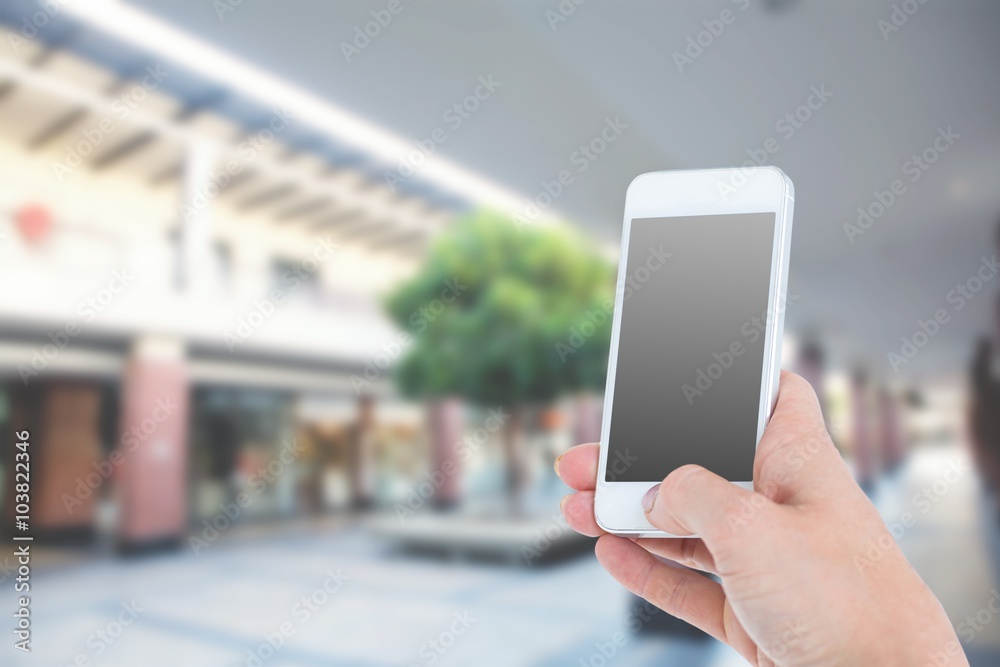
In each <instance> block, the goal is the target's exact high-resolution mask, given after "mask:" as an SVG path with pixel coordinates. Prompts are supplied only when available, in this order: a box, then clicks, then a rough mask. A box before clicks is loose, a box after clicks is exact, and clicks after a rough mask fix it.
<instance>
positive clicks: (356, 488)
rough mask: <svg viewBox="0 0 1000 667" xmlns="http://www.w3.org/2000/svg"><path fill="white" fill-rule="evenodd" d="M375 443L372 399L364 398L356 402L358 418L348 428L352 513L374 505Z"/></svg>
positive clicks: (367, 396)
mask: <svg viewBox="0 0 1000 667" xmlns="http://www.w3.org/2000/svg"><path fill="white" fill-rule="evenodd" d="M377 440H378V436H377V433H376V423H375V399H374V398H373V397H372V396H369V395H367V394H364V395H362V396H361V397H360V398H358V414H357V418H356V419H355V421H354V423H353V424H351V425H350V426H348V428H347V444H348V448H349V457H350V459H349V463H348V465H349V466H350V468H349V470H350V484H351V506H352V507H353V508H354V509H361V510H364V509H370V508H371V507H372V506H374V504H375V455H376V450H377V446H378V442H377Z"/></svg>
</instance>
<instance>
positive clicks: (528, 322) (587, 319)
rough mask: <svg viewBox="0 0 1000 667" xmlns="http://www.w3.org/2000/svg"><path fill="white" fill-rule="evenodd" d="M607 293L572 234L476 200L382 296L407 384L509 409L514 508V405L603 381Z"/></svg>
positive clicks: (517, 411)
mask: <svg viewBox="0 0 1000 667" xmlns="http://www.w3.org/2000/svg"><path fill="white" fill-rule="evenodd" d="M613 296H614V267H613V266H612V265H611V264H610V263H609V262H608V261H607V260H605V259H604V258H602V257H601V256H600V254H599V253H598V252H597V250H596V248H594V247H593V246H592V245H591V244H589V243H588V242H587V241H586V240H584V239H583V238H582V237H581V236H580V235H579V234H577V233H575V232H573V231H571V230H570V229H567V228H557V227H555V226H541V225H537V226H528V227H522V228H521V229H518V227H517V226H516V225H515V224H513V223H512V222H511V221H510V219H509V218H507V217H505V216H502V215H499V214H496V213H490V212H481V213H478V214H474V215H471V216H469V217H468V218H466V219H464V220H462V221H460V222H459V223H457V224H456V225H455V226H454V227H453V228H452V229H451V230H449V232H447V233H446V234H444V235H442V236H441V237H439V238H438V239H436V241H435V242H434V244H433V245H432V247H431V249H430V252H429V254H428V257H427V259H426V261H425V263H424V265H423V266H422V268H421V269H420V271H419V272H418V273H417V274H416V275H415V276H414V277H413V278H412V279H410V280H409V281H407V282H406V283H405V284H403V285H401V286H400V287H399V288H398V289H396V291H394V292H393V293H392V294H391V295H390V296H389V297H388V299H387V301H386V305H387V309H388V312H389V314H390V316H391V317H392V319H393V320H394V321H395V322H396V324H397V325H398V326H400V327H401V328H403V329H404V330H405V331H408V332H409V333H410V334H411V335H412V336H413V343H412V344H411V345H410V347H409V349H408V352H407V354H406V355H405V356H404V358H403V359H401V360H400V363H399V365H398V367H397V373H396V377H397V382H398V384H399V387H400V389H401V391H402V392H403V393H404V394H405V395H407V396H411V397H414V398H424V399H431V400H433V399H438V398H446V397H460V398H463V399H465V400H467V401H469V402H471V403H473V404H476V405H480V406H483V407H497V406H502V407H503V408H504V409H505V410H506V411H507V412H509V413H510V414H511V419H510V420H509V421H508V423H507V424H506V425H505V428H504V431H505V432H504V443H505V453H506V460H507V490H508V494H509V496H510V498H511V501H512V504H513V506H514V507H515V508H516V507H518V506H519V496H520V492H521V487H522V481H523V474H522V466H521V460H520V456H519V455H518V449H517V432H518V430H519V427H520V415H521V412H522V408H523V406H525V405H527V404H545V403H549V402H551V401H553V400H554V399H556V398H558V397H559V396H561V395H563V394H565V393H567V392H572V391H579V390H583V389H600V388H601V387H603V384H604V378H605V374H606V372H607V355H608V347H609V344H610V330H611V315H610V307H609V305H610V304H611V300H612V298H613ZM574 332H575V333H574Z"/></svg>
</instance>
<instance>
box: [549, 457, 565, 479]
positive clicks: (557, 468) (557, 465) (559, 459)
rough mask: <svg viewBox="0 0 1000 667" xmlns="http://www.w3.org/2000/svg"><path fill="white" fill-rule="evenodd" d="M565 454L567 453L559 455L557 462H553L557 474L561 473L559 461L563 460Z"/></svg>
mask: <svg viewBox="0 0 1000 667" xmlns="http://www.w3.org/2000/svg"><path fill="white" fill-rule="evenodd" d="M564 456H566V455H565V454H560V455H559V457H558V458H557V459H556V462H555V463H553V464H552V467H553V468H555V471H556V475H558V474H559V462H560V461H562V457H564Z"/></svg>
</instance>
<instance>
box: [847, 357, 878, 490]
mask: <svg viewBox="0 0 1000 667" xmlns="http://www.w3.org/2000/svg"><path fill="white" fill-rule="evenodd" d="M868 398H869V397H868V375H867V374H866V373H865V372H864V371H863V370H861V369H858V370H855V371H854V373H853V374H852V375H851V387H850V410H851V424H852V426H851V459H852V461H853V463H854V476H855V477H856V478H857V480H858V486H860V487H861V489H862V490H863V491H864V492H865V493H866V494H868V495H869V496H870V495H871V494H872V492H873V491H874V489H875V477H876V476H877V474H878V463H879V462H878V451H877V448H876V443H875V439H874V438H873V437H872V436H873V435H874V434H873V433H872V424H871V412H870V410H869V404H868Z"/></svg>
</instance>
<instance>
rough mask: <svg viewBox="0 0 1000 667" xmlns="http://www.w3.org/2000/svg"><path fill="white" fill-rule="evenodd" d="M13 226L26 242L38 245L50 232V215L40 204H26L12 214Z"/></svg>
mask: <svg viewBox="0 0 1000 667" xmlns="http://www.w3.org/2000/svg"><path fill="white" fill-rule="evenodd" d="M14 224H15V225H17V230H18V231H19V232H21V236H23V237H24V239H25V240H26V241H29V242H31V243H38V242H39V241H42V240H44V239H45V237H47V236H48V235H49V232H51V231H52V215H51V214H50V213H49V210H48V209H47V208H45V207H44V206H42V205H41V204H28V205H26V206H22V207H21V208H20V209H18V211H17V213H15V214H14Z"/></svg>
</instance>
